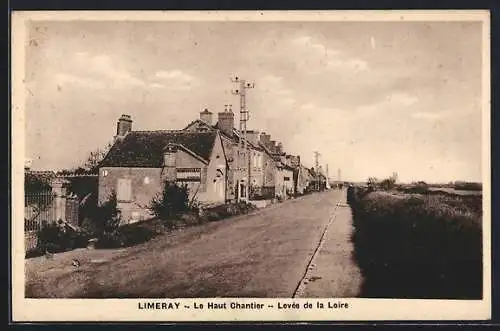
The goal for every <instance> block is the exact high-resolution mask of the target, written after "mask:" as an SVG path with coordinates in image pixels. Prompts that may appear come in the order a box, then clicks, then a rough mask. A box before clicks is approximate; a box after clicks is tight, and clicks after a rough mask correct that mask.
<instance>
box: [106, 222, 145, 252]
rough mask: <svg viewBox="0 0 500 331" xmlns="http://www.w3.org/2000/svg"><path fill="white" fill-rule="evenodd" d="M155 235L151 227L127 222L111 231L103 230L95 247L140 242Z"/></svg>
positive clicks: (118, 246) (131, 244) (113, 246)
mask: <svg viewBox="0 0 500 331" xmlns="http://www.w3.org/2000/svg"><path fill="white" fill-rule="evenodd" d="M154 236H155V233H154V232H153V230H152V229H149V228H147V227H143V226H137V225H135V224H127V225H124V226H121V227H120V228H118V229H116V230H114V231H112V232H105V233H103V234H102V235H101V236H100V237H99V240H98V241H97V244H96V248H101V249H102V248H121V247H130V246H134V245H138V244H142V243H144V242H146V241H149V240H151V239H152V238H153V237H154Z"/></svg>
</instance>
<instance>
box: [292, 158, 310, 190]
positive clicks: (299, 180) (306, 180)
mask: <svg viewBox="0 0 500 331" xmlns="http://www.w3.org/2000/svg"><path fill="white" fill-rule="evenodd" d="M296 176H297V177H296V186H295V192H296V193H297V194H299V195H302V194H305V193H307V192H308V188H309V186H310V183H311V182H312V181H313V180H314V177H313V175H312V174H311V172H310V169H308V168H307V167H305V166H304V165H302V164H300V165H299V167H298V169H297V171H296Z"/></svg>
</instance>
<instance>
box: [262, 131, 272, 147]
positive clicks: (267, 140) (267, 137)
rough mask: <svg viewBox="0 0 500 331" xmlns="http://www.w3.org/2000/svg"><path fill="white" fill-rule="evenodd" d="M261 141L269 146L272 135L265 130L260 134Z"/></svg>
mask: <svg viewBox="0 0 500 331" xmlns="http://www.w3.org/2000/svg"><path fill="white" fill-rule="evenodd" d="M260 143H261V144H262V145H264V146H265V147H267V148H269V145H270V143H271V135H270V134H267V133H265V132H262V134H261V135H260Z"/></svg>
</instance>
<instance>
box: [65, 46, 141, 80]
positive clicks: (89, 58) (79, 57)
mask: <svg viewBox="0 0 500 331" xmlns="http://www.w3.org/2000/svg"><path fill="white" fill-rule="evenodd" d="M74 61H75V62H76V63H75V65H76V66H82V67H84V68H85V70H86V71H87V72H88V73H89V74H91V75H95V76H96V77H99V78H101V79H104V80H106V81H107V82H108V84H106V85H108V86H110V87H116V88H126V87H140V86H143V87H144V86H146V83H145V82H144V81H142V80H140V79H139V78H137V77H134V76H133V75H132V74H131V73H130V72H129V71H128V70H127V69H126V68H124V67H123V66H120V65H119V64H118V62H117V61H116V59H113V58H111V57H110V56H109V55H107V54H97V55H89V54H88V53H86V52H78V53H76V54H75V57H74Z"/></svg>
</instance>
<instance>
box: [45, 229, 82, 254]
mask: <svg viewBox="0 0 500 331" xmlns="http://www.w3.org/2000/svg"><path fill="white" fill-rule="evenodd" d="M88 239H89V234H88V233H87V232H79V231H75V230H73V229H71V228H70V227H68V226H66V225H65V224H64V223H63V222H62V221H58V222H51V223H45V224H44V225H43V226H42V229H41V230H40V231H38V240H37V248H36V250H37V251H39V252H40V253H42V254H43V253H45V252H46V251H48V252H51V253H59V252H64V251H68V250H72V249H75V248H82V247H86V246H87V242H88Z"/></svg>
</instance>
